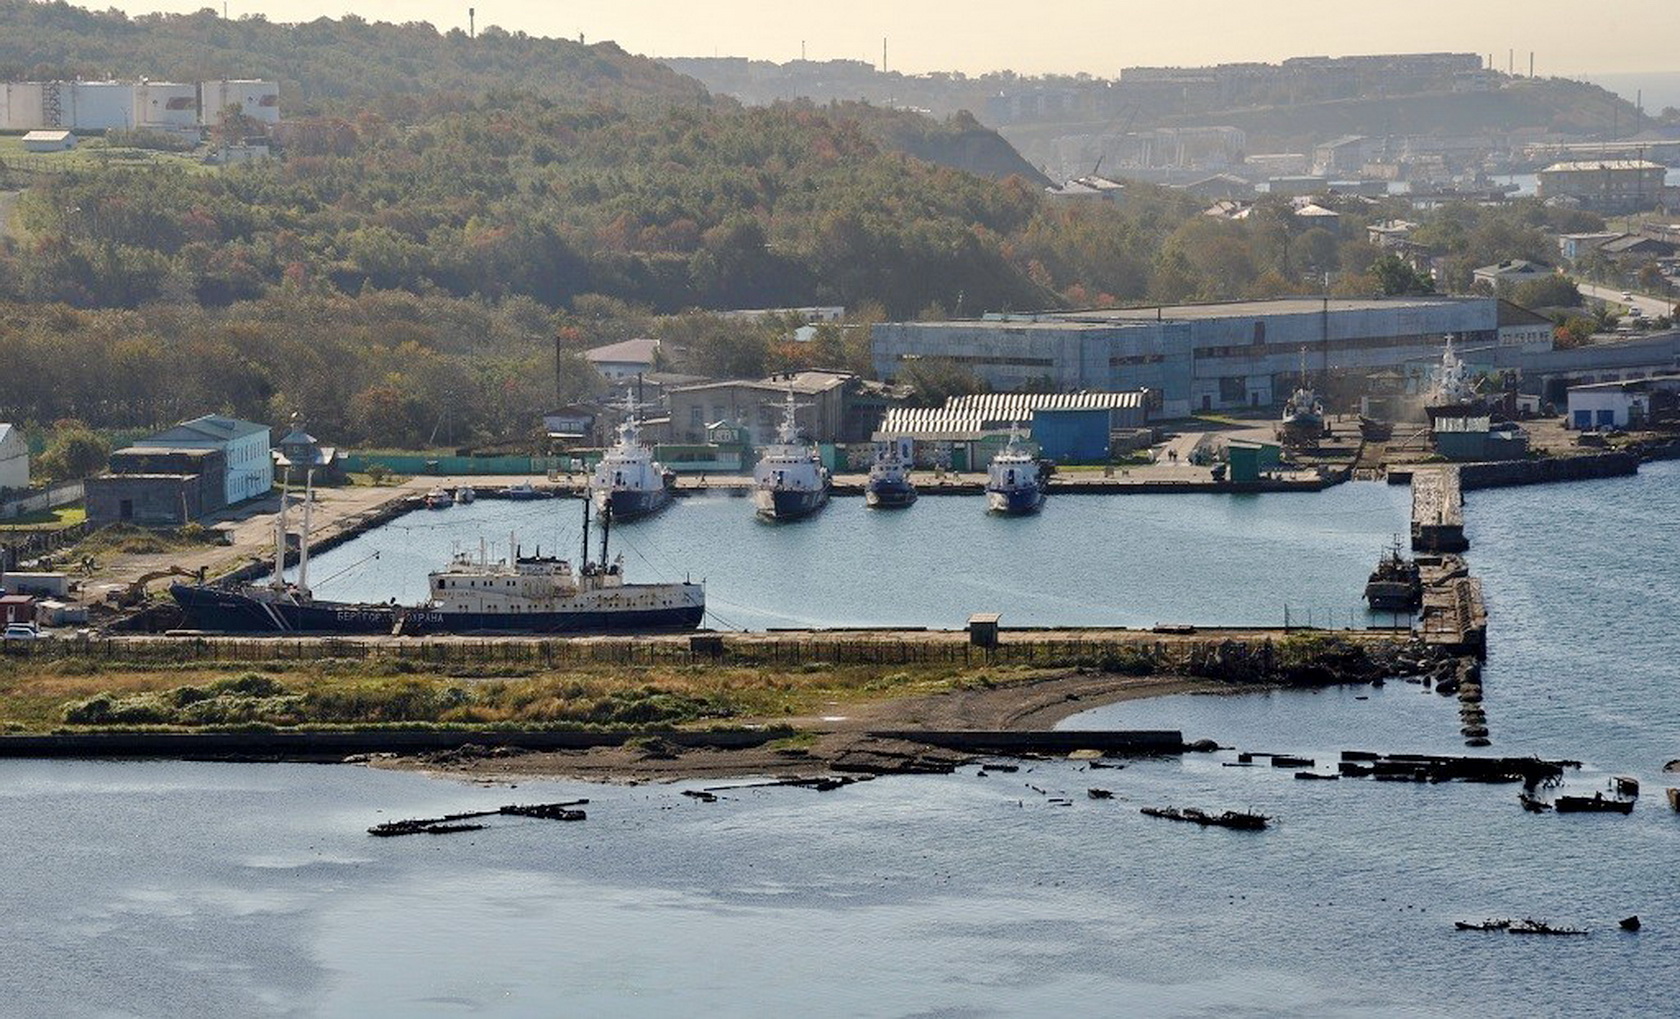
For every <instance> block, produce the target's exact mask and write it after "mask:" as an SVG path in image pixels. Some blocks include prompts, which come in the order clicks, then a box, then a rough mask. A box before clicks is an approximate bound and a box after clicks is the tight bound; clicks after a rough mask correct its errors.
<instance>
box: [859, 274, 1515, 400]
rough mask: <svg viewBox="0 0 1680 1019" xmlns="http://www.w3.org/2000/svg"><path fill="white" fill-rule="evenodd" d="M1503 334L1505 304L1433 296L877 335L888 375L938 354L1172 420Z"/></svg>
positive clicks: (1011, 317) (988, 321) (1007, 380)
mask: <svg viewBox="0 0 1680 1019" xmlns="http://www.w3.org/2000/svg"><path fill="white" fill-rule="evenodd" d="M1499 334H1500V309H1499V302H1498V301H1497V300H1495V299H1493V298H1491V297H1438V296H1428V297H1388V298H1362V299H1346V298H1317V297H1312V298H1307V297H1289V298H1279V299H1277V300H1264V301H1241V302H1234V303H1228V304H1190V305H1167V306H1161V307H1147V308H1125V309H1102V310H1093V311H1070V312H1036V313H1024V314H1000V315H988V316H986V317H985V318H982V319H975V320H971V321H953V322H896V323H889V324H885V325H878V326H875V328H874V333H873V337H874V367H875V371H876V373H877V375H879V377H881V378H882V379H896V378H897V377H898V375H899V373H900V371H901V370H902V366H903V364H904V362H906V361H912V360H915V359H920V358H929V359H940V360H945V361H950V362H954V363H956V364H960V365H962V366H963V367H965V368H967V369H969V370H970V371H972V372H973V373H974V374H975V375H976V376H977V377H979V378H980V379H981V380H983V381H984V382H985V383H986V384H987V385H988V386H990V387H992V388H994V389H999V390H1020V389H1054V390H1060V391H1073V390H1097V391H1109V392H1119V391H1125V390H1137V389H1149V390H1153V391H1155V392H1158V393H1160V394H1161V407H1160V411H1161V413H1162V415H1163V416H1165V417H1168V418H1172V417H1184V416H1186V415H1189V414H1192V413H1196V412H1202V411H1212V410H1225V409H1231V408H1237V407H1265V406H1271V405H1273V404H1275V403H1278V402H1280V401H1281V400H1282V399H1283V398H1284V397H1286V396H1287V395H1288V394H1289V390H1290V388H1291V387H1292V386H1293V384H1294V382H1295V380H1296V379H1297V378H1298V377H1299V375H1300V374H1301V372H1302V370H1303V367H1304V368H1305V370H1307V371H1308V372H1311V373H1320V372H1327V371H1330V370H1333V369H1356V370H1367V369H1376V368H1393V367H1399V366H1401V365H1404V364H1407V363H1412V362H1419V361H1426V360H1430V359H1433V358H1438V357H1439V356H1440V351H1441V342H1442V339H1443V338H1444V337H1445V336H1448V335H1454V336H1457V337H1458V338H1459V339H1460V340H1461V341H1463V342H1464V343H1465V344H1466V345H1494V346H1497V345H1498V344H1499V339H1500V335H1499ZM1303 361H1305V364H1304V365H1303Z"/></svg>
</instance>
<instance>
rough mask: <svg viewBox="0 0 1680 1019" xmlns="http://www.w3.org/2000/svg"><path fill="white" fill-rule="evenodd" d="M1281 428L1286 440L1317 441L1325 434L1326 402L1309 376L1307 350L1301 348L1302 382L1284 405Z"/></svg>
mask: <svg viewBox="0 0 1680 1019" xmlns="http://www.w3.org/2000/svg"><path fill="white" fill-rule="evenodd" d="M1279 428H1280V430H1281V432H1282V434H1283V437H1284V438H1286V439H1293V440H1295V441H1298V442H1302V441H1306V440H1309V439H1313V440H1316V439H1318V438H1319V437H1320V436H1322V435H1323V434H1324V401H1323V400H1320V399H1319V398H1318V393H1317V392H1316V391H1315V390H1314V389H1313V387H1312V381H1311V379H1310V378H1309V377H1308V375H1307V348H1305V347H1302V348H1301V381H1300V383H1299V384H1298V385H1297V386H1296V387H1295V392H1293V393H1291V394H1290V396H1289V399H1288V400H1286V401H1284V404H1283V418H1282V420H1281V421H1280V422H1279Z"/></svg>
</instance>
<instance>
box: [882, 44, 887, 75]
mask: <svg viewBox="0 0 1680 1019" xmlns="http://www.w3.org/2000/svg"><path fill="white" fill-rule="evenodd" d="M881 73H882V74H886V73H887V37H886V36H884V35H883V36H881Z"/></svg>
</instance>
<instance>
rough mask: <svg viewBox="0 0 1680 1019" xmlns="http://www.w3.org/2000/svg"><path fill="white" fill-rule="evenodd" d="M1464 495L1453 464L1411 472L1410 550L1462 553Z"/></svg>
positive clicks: (1468, 544)
mask: <svg viewBox="0 0 1680 1019" xmlns="http://www.w3.org/2000/svg"><path fill="white" fill-rule="evenodd" d="M1469 547H1470V542H1469V541H1468V540H1467V539H1466V538H1465V537H1464V494H1463V492H1462V491H1461V490H1460V488H1459V476H1458V468H1457V467H1429V468H1418V469H1417V470H1415V471H1413V472H1412V551H1413V552H1435V553H1441V552H1463V551H1464V550H1465V549H1467V548H1469Z"/></svg>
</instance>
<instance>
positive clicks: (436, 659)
mask: <svg viewBox="0 0 1680 1019" xmlns="http://www.w3.org/2000/svg"><path fill="white" fill-rule="evenodd" d="M1315 637H1318V638H1324V639H1329V638H1334V639H1335V641H1337V642H1339V643H1341V644H1343V645H1344V646H1347V645H1349V644H1351V645H1353V646H1355V647H1357V648H1360V649H1363V651H1364V652H1365V653H1366V654H1367V655H1368V656H1369V657H1370V658H1371V659H1373V660H1377V661H1387V660H1390V659H1392V658H1393V657H1394V656H1396V655H1400V654H1401V653H1402V652H1403V651H1404V650H1405V649H1406V648H1407V646H1408V645H1409V644H1410V643H1411V642H1412V640H1413V639H1414V635H1413V634H1412V632H1411V631H1410V630H1389V629H1375V630H1314V629H1310V628H1301V627H1296V628H1294V629H1290V630H1284V629H1277V628H1271V629H1267V628H1259V629H1251V628H1241V629H1219V628H1211V629H1210V628H1196V627H1182V628H1180V627H1173V628H1171V632H1157V631H1154V630H1126V629H1079V628H1075V629H1052V630H1011V629H1007V628H1006V629H1004V630H1003V631H1002V632H1001V633H1000V634H999V641H998V644H997V646H996V647H980V646H977V645H976V644H974V643H973V642H972V641H971V639H970V635H969V633H968V632H967V631H966V630H800V631H773V632H769V633H715V632H699V633H683V634H668V635H659V636H645V637H634V638H631V637H573V638H538V637H511V636H510V637H497V638H494V639H482V638H471V637H453V638H451V637H443V638H427V639H416V638H400V637H352V638H346V637H260V636H208V635H200V636H172V637H139V636H135V637H118V638H106V639H96V640H74V639H71V640H53V641H39V642H36V643H34V644H20V645H16V646H12V645H8V646H7V647H6V648H4V649H3V650H0V654H4V655H6V656H7V657H11V658H14V659H15V658H22V657H28V658H31V659H41V660H52V659H58V658H73V659H92V660H95V661H105V662H113V663H118V662H121V663H133V664H148V663H153V662H159V663H164V662H166V663H172V664H177V665H183V666H188V665H198V666H203V665H212V666H213V665H225V666H228V667H230V668H238V667H243V666H249V665H251V664H255V663H285V662H314V661H320V660H323V659H350V660H375V661H377V660H389V661H391V662H393V663H396V662H401V663H407V666H409V667H414V666H417V667H420V668H432V669H448V668H454V667H460V666H475V665H523V666H530V667H535V668H561V667H577V666H588V665H592V664H611V665H626V666H635V665H670V664H704V665H717V666H723V667H729V666H743V667H755V666H800V665H807V664H828V665H835V666H907V665H950V666H959V665H960V666H966V665H1026V666H1044V667H1066V666H1076V665H1090V666H1092V667H1099V668H1104V669H1109V670H1112V671H1121V672H1128V671H1131V672H1137V673H1138V674H1146V673H1152V674H1157V675H1171V674H1178V675H1194V676H1203V677H1208V678H1215V679H1220V680H1225V681H1231V682H1267V681H1272V680H1275V679H1277V678H1278V677H1279V676H1280V674H1281V673H1282V672H1283V671H1284V670H1286V669H1287V668H1288V667H1290V664H1291V661H1292V660H1291V659H1290V657H1289V654H1288V652H1289V651H1290V650H1292V649H1303V648H1305V649H1307V651H1306V653H1310V650H1311V649H1310V645H1311V643H1312V638H1315ZM1369 678H1372V677H1371V676H1355V677H1348V679H1349V680H1350V681H1360V680H1363V679H1369Z"/></svg>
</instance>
